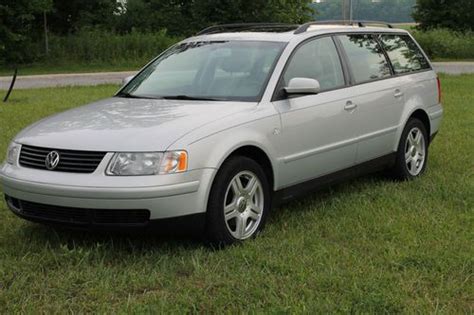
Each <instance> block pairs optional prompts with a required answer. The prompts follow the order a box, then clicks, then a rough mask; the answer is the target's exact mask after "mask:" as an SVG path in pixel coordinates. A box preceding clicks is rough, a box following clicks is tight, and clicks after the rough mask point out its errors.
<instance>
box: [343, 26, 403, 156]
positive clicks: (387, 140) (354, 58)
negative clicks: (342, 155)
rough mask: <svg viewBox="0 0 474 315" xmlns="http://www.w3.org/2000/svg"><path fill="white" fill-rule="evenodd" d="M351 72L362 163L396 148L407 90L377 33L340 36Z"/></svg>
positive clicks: (358, 152) (351, 91) (358, 154)
mask: <svg viewBox="0 0 474 315" xmlns="http://www.w3.org/2000/svg"><path fill="white" fill-rule="evenodd" d="M337 38H338V40H339V42H340V46H341V47H342V49H343V51H344V53H345V56H346V59H347V61H348V68H349V71H350V74H351V80H352V86H351V87H350V88H349V93H350V94H351V95H353V97H352V99H353V102H354V104H355V105H356V106H357V109H356V111H357V116H356V117H357V125H358V128H357V133H358V136H359V144H358V148H357V158H356V163H357V164H360V163H362V162H365V161H369V160H372V159H375V158H378V157H382V156H384V155H387V154H389V153H390V152H392V150H393V147H394V143H395V137H396V132H397V127H398V124H399V121H400V116H401V114H402V110H403V104H404V100H403V90H402V87H401V84H400V81H399V79H398V78H396V77H394V76H393V74H392V70H391V66H390V63H389V61H388V59H387V57H386V55H385V53H384V51H383V49H382V47H381V46H380V44H379V42H378V41H377V39H376V38H375V36H374V35H371V34H360V33H357V34H347V35H340V36H337Z"/></svg>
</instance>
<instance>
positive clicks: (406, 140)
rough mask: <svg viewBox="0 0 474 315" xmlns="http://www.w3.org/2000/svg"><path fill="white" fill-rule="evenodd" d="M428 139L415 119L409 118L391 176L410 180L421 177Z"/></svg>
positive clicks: (420, 123)
mask: <svg viewBox="0 0 474 315" xmlns="http://www.w3.org/2000/svg"><path fill="white" fill-rule="evenodd" d="M428 148H429V139H428V132H427V131H426V127H425V125H424V124H423V122H421V120H419V119H417V118H410V119H409V120H408V122H407V124H406V126H405V129H404V130H403V133H402V136H401V138H400V142H399V145H398V150H397V157H396V161H395V165H394V167H393V169H392V170H391V172H390V174H391V176H392V177H393V178H394V179H396V180H411V179H414V178H416V177H419V176H421V175H422V174H423V173H424V172H425V170H426V167H427V164H428Z"/></svg>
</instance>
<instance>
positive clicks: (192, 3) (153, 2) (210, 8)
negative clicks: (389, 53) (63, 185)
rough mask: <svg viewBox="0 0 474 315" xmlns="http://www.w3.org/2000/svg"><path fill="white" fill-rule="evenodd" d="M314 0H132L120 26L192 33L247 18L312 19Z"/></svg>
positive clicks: (292, 20)
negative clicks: (312, 2)
mask: <svg viewBox="0 0 474 315" xmlns="http://www.w3.org/2000/svg"><path fill="white" fill-rule="evenodd" d="M310 3H311V0H253V1H251V2H250V1H248V0H188V1H179V0H128V1H127V5H126V12H125V14H122V15H121V16H120V18H119V22H118V24H117V29H118V30H119V31H121V32H126V31H130V30H131V29H132V28H134V29H137V30H141V31H152V30H153V31H156V30H159V29H163V28H165V29H167V30H168V33H169V34H171V35H185V36H187V35H191V34H193V33H194V32H196V31H198V30H200V29H202V28H205V27H207V26H209V25H214V24H227V23H243V22H283V23H301V22H306V21H308V20H311V19H312V13H313V11H312V9H311V7H310V6H309V4H310Z"/></svg>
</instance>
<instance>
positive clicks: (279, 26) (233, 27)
mask: <svg viewBox="0 0 474 315" xmlns="http://www.w3.org/2000/svg"><path fill="white" fill-rule="evenodd" d="M298 27H299V25H296V24H284V23H237V24H221V25H214V26H210V27H208V28H205V29H203V30H202V31H200V32H199V33H197V34H196V36H198V35H205V34H216V33H223V32H238V31H249V30H251V31H258V30H261V31H271V30H288V31H291V30H294V29H297V28H298Z"/></svg>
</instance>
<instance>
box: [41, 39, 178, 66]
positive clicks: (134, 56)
mask: <svg viewBox="0 0 474 315" xmlns="http://www.w3.org/2000/svg"><path fill="white" fill-rule="evenodd" d="M177 41H179V38H174V37H170V36H168V35H167V34H166V31H160V32H156V33H139V32H131V33H128V34H123V35H118V34H113V33H110V32H104V31H83V32H79V33H77V34H74V35H70V36H65V37H58V36H53V37H52V38H51V42H50V51H51V53H50V56H48V58H47V59H48V60H46V62H54V63H71V62H73V63H83V64H91V63H92V64H94V63H105V64H110V65H114V64H124V63H127V64H129V63H130V64H143V63H145V62H147V61H149V60H150V59H151V58H153V57H155V56H157V55H158V54H159V53H160V52H162V51H163V50H165V49H166V48H168V47H169V46H171V45H172V44H174V43H175V42H177Z"/></svg>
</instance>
